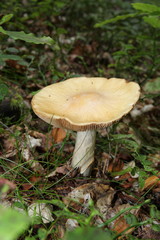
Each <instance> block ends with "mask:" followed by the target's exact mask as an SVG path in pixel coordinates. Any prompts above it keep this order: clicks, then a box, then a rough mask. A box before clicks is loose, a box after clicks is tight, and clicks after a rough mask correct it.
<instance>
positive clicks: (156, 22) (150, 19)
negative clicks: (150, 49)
mask: <svg viewBox="0 0 160 240" xmlns="http://www.w3.org/2000/svg"><path fill="white" fill-rule="evenodd" d="M143 20H144V21H145V22H146V23H148V24H150V25H151V26H152V27H154V28H160V17H159V16H146V17H143Z"/></svg>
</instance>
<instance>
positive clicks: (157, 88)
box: [144, 78, 160, 93]
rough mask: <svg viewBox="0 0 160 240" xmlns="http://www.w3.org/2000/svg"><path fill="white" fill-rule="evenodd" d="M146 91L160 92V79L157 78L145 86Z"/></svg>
mask: <svg viewBox="0 0 160 240" xmlns="http://www.w3.org/2000/svg"><path fill="white" fill-rule="evenodd" d="M144 90H145V91H146V92H154V93H155V92H160V78H156V79H154V80H152V81H149V82H147V83H146V84H145V86H144Z"/></svg>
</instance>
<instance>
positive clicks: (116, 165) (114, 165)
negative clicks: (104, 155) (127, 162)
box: [108, 158, 124, 172]
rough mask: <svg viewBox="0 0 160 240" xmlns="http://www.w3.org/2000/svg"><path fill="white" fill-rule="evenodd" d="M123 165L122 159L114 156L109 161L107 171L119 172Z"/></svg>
mask: <svg viewBox="0 0 160 240" xmlns="http://www.w3.org/2000/svg"><path fill="white" fill-rule="evenodd" d="M123 166H124V163H123V161H122V160H121V159H119V158H115V159H113V160H111V161H110V162H109V166H108V172H119V171H121V170H122V169H123Z"/></svg>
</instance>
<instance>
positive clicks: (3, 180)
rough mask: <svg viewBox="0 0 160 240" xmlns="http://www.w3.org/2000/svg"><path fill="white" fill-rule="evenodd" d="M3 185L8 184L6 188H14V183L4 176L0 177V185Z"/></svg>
mask: <svg viewBox="0 0 160 240" xmlns="http://www.w3.org/2000/svg"><path fill="white" fill-rule="evenodd" d="M4 185H7V186H8V190H14V189H15V188H16V184H14V183H13V182H11V181H9V180H8V179H6V178H0V187H1V188H2V187H3V186H4Z"/></svg>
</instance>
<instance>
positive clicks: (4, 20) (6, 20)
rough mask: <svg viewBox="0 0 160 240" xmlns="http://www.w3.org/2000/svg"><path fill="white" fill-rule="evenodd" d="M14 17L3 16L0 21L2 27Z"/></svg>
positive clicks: (11, 15) (9, 15) (10, 15)
mask: <svg viewBox="0 0 160 240" xmlns="http://www.w3.org/2000/svg"><path fill="white" fill-rule="evenodd" d="M12 17H13V14H7V15H5V16H3V17H2V18H1V20H0V25H2V24H3V23H5V22H8V21H9V20H10V19H11V18H12Z"/></svg>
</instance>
